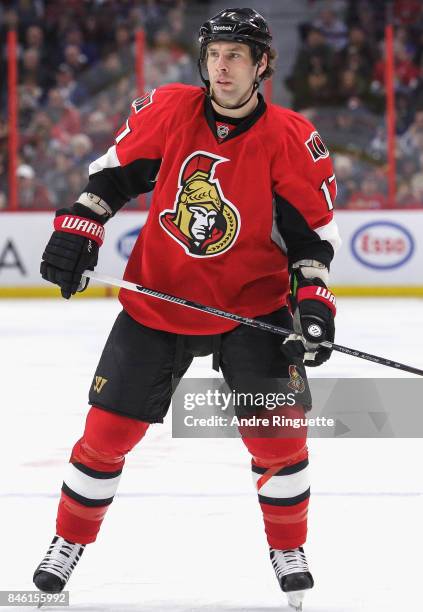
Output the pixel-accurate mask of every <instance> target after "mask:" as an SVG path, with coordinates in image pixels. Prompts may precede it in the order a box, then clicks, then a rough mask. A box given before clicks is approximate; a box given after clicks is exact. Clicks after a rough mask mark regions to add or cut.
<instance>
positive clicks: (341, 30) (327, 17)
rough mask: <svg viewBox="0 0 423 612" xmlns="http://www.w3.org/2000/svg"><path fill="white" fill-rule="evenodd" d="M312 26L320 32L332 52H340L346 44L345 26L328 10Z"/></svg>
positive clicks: (346, 33)
mask: <svg viewBox="0 0 423 612" xmlns="http://www.w3.org/2000/svg"><path fill="white" fill-rule="evenodd" d="M313 26H314V27H315V28H317V29H318V30H320V32H321V33H322V34H323V36H324V37H325V39H326V42H327V43H328V45H330V46H331V47H332V49H333V50H334V51H341V50H342V49H343V48H344V47H345V45H346V44H347V40H348V29H347V26H346V25H345V23H344V22H343V21H342V19H340V18H339V17H337V15H336V13H335V12H334V11H333V10H331V9H330V8H327V9H325V10H323V11H322V12H321V13H320V15H319V16H318V18H317V19H316V20H315V21H314V23H313Z"/></svg>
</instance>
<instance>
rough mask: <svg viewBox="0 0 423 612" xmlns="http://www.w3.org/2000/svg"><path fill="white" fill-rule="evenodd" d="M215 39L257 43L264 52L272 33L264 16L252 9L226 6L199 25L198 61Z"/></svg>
mask: <svg viewBox="0 0 423 612" xmlns="http://www.w3.org/2000/svg"><path fill="white" fill-rule="evenodd" d="M217 40H223V41H236V42H239V43H244V44H247V45H249V46H251V47H252V46H255V45H257V46H258V47H259V48H260V51H261V52H262V53H264V52H265V51H269V50H270V47H271V44H272V35H271V34H270V30H269V26H268V25H267V22H266V20H265V19H264V17H262V16H261V15H260V13H258V12H257V11H255V10H254V9H251V8H228V9H225V10H223V11H220V13H218V14H217V15H215V16H214V17H212V18H211V19H209V20H208V21H206V22H205V23H203V25H202V26H201V28H200V32H199V41H200V62H203V61H204V59H205V55H206V49H207V45H208V44H210V43H211V42H213V41H217Z"/></svg>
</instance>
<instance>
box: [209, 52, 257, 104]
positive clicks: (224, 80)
mask: <svg viewBox="0 0 423 612" xmlns="http://www.w3.org/2000/svg"><path fill="white" fill-rule="evenodd" d="M265 61H266V57H264V59H263V61H262V64H263V63H265ZM207 70H208V73H209V79H210V84H211V89H212V91H213V94H214V98H215V99H216V101H217V102H219V101H221V102H222V103H223V104H224V105H231V104H236V103H238V102H239V100H240V99H242V98H244V97H246V96H248V95H249V94H250V92H251V88H252V85H253V82H254V79H255V76H256V71H257V65H256V64H254V63H253V59H252V56H251V50H250V47H249V46H248V45H244V44H242V43H232V42H223V41H222V42H214V43H211V44H210V45H209V46H208V47H207ZM264 70H265V65H264V66H263V65H261V66H260V69H259V74H261V73H262V72H263V71H264Z"/></svg>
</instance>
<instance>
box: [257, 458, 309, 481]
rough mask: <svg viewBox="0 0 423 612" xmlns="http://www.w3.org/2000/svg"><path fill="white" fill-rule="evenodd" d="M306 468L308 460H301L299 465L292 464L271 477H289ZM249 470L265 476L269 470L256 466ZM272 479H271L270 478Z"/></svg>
mask: <svg viewBox="0 0 423 612" xmlns="http://www.w3.org/2000/svg"><path fill="white" fill-rule="evenodd" d="M307 466H308V459H303V460H302V461H300V462H299V463H294V464H293V465H287V466H286V467H284V468H282V469H281V470H279V472H276V474H273V476H289V474H296V473H297V472H301V470H303V469H304V468H306V467H307ZM251 470H252V471H253V472H254V474H265V473H266V472H267V471H268V470H269V468H262V467H258V465H254V464H253V465H252V466H251ZM272 478H273V477H272Z"/></svg>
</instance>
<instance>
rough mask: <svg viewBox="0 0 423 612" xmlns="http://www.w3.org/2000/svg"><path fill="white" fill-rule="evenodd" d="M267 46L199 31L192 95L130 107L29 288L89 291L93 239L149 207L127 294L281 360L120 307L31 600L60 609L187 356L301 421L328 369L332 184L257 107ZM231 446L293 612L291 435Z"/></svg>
mask: <svg viewBox="0 0 423 612" xmlns="http://www.w3.org/2000/svg"><path fill="white" fill-rule="evenodd" d="M271 45H272V37H271V34H270V31H269V28H268V25H267V23H266V21H265V20H264V19H263V17H262V16H261V15H259V14H258V13H257V12H256V11H254V10H252V9H246V8H244V9H238V8H236V9H227V10H224V11H222V12H220V13H219V14H218V15H216V16H215V17H214V18H212V19H210V20H209V21H207V22H206V23H205V24H204V25H203V26H202V27H201V29H200V59H199V68H200V74H201V76H202V79H203V81H204V84H205V87H204V88H200V87H193V86H186V85H179V84H173V85H167V86H165V87H160V88H158V89H157V90H154V91H152V92H150V93H148V94H146V95H144V96H143V97H141V98H138V99H136V100H135V101H134V102H133V103H132V109H131V114H130V116H129V118H128V120H127V121H126V124H125V126H124V127H123V128H122V130H121V131H120V132H119V133H118V135H117V138H116V141H115V144H114V145H113V146H111V147H110V149H109V150H108V151H107V152H106V153H105V154H104V155H103V156H102V157H100V158H99V159H97V160H96V161H94V162H93V163H92V164H91V165H90V168H89V182H88V185H87V187H86V189H85V191H84V192H83V193H82V194H81V196H80V197H79V199H78V201H77V202H76V203H75V204H73V205H72V206H70V207H69V208H65V209H62V210H59V211H57V213H56V218H55V221H54V232H53V234H52V236H51V238H50V240H49V242H48V244H47V246H46V249H45V251H44V254H43V258H42V259H43V260H42V263H41V274H42V276H43V278H45V279H46V280H48V281H50V282H52V283H56V284H57V285H59V286H60V288H61V292H62V295H63V297H64V298H70V297H71V296H72V295H73V294H75V292H76V291H79V290H83V289H84V288H85V287H86V284H87V282H86V280H85V281H82V282H81V277H82V273H83V271H84V270H86V269H91V270H92V269H94V267H95V265H96V264H97V255H98V250H99V248H100V246H101V244H102V242H103V238H104V225H105V223H106V222H107V221H108V220H109V219H110V218H111V217H113V216H114V215H115V214H116V213H117V212H118V210H119V209H120V208H122V206H123V205H124V204H125V203H126V202H127V201H128V200H129V199H130V198H133V197H136V196H137V195H138V194H140V193H144V192H147V191H150V190H152V189H154V197H153V201H152V205H151V209H150V211H149V215H148V219H147V222H146V224H145V226H144V228H143V230H142V232H141V233H140V235H139V237H138V240H137V242H136V245H135V247H134V249H133V252H132V254H131V256H130V259H129V262H128V265H127V268H126V272H125V278H126V279H127V280H129V281H133V282H136V283H138V284H143V285H145V286H147V287H152V288H154V289H157V290H160V291H163V292H166V293H170V294H173V295H178V294H179V295H181V296H183V297H184V298H187V299H191V300H193V301H198V302H201V303H204V304H208V305H210V306H214V307H217V308H221V309H224V310H227V311H233V312H236V313H238V314H240V315H243V316H248V317H258V318H260V319H261V320H263V321H269V322H271V323H274V324H279V325H282V326H284V327H289V328H290V329H292V330H293V332H292V334H291V335H290V336H289V337H288V338H287V339H286V340H285V342H284V343H283V344H282V343H281V340H280V338H278V336H275V335H273V334H268V333H265V332H262V331H260V330H256V329H253V328H249V327H245V326H242V325H241V326H237V325H236V324H235V323H233V322H232V321H227V320H222V319H221V318H218V317H214V316H212V315H210V314H207V313H201V312H193V311H192V310H189V309H186V308H184V307H183V306H180V305H178V304H174V303H171V304H170V303H167V302H162V301H158V300H153V299H151V298H150V297H148V296H145V295H142V294H134V293H131V292H129V291H127V290H121V292H120V295H119V299H120V301H121V303H122V306H123V310H122V312H121V313H120V314H119V316H118V317H117V320H116V322H115V324H114V326H113V329H112V331H111V334H110V336H109V338H108V340H107V343H106V345H105V348H104V351H103V354H102V356H101V359H100V362H99V365H98V368H97V371H96V373H95V376H94V379H93V384H92V386H91V389H90V394H89V401H90V404H91V408H90V410H89V412H88V415H87V419H86V423H85V429H84V432H83V435H82V437H81V438H80V440H78V441H77V442H76V444H75V446H74V447H73V450H72V452H71V457H70V462H69V464H68V469H67V471H66V474H65V478H64V482H63V487H62V492H61V499H60V502H59V508H58V514H57V524H56V535H55V537H54V538H53V541H52V543H51V545H50V548H49V550H48V552H47V554H46V556H45V558H44V559H43V561H42V562H41V564H40V565H39V566H38V568H37V569H36V571H35V574H34V583H35V584H36V586H37V587H38V588H39V589H40V590H42V591H45V592H48V593H55V592H59V591H61V590H62V589H63V588H64V586H65V584H66V583H67V581H68V579H69V577H70V574H71V572H72V571H73V569H74V567H75V565H76V564H77V562H78V560H79V558H80V556H81V555H82V553H83V551H84V548H85V546H86V544H88V543H90V542H94V541H95V539H96V537H97V534H98V532H99V529H100V525H101V523H102V521H103V518H104V516H105V514H106V511H107V509H108V507H109V505H110V504H111V503H112V501H113V497H114V495H115V493H116V490H117V487H118V483H119V479H120V475H121V472H122V469H123V465H124V462H125V456H126V454H127V453H128V452H129V451H130V450H131V449H132V448H133V447H134V446H135V445H136V444H137V443H138V442H140V440H141V439H142V438H143V436H144V435H145V433H146V431H147V429H148V427H149V424H150V423H161V422H163V418H164V416H165V415H166V413H167V410H168V407H169V403H170V400H171V394H172V384H173V382H174V380H175V379H179V378H180V377H181V376H183V374H184V373H185V372H186V370H187V369H188V367H189V365H190V364H191V362H192V359H193V356H196V355H205V354H213V363H214V366H215V367H216V368H219V367H220V368H221V369H222V372H223V375H224V377H225V379H226V381H227V383H228V385H229V387H230V389H232V390H235V391H241V392H242V391H244V392H245V391H248V390H249V389H250V388H251V385H252V382H251V381H254V384H257V383H258V384H259V385H260V384H262V385H263V388H264V387H266V389H268V388H270V387H271V388H272V389H274V390H277V391H283V390H285V391H286V388H287V386H288V387H289V388H290V389H295V390H296V392H297V396H296V397H297V402H298V406H299V407H300V408H301V410H303V409H304V410H306V409H307V408H308V407H309V405H310V400H309V390H308V385H307V378H306V373H305V368H304V365H307V366H318V365H320V364H322V363H323V362H324V361H326V360H327V359H328V358H329V357H330V351H329V350H328V349H325V348H322V347H320V346H319V344H318V343H319V342H321V341H324V340H330V341H333V339H334V316H335V305H334V298H333V295H332V294H331V292H330V290H328V289H327V283H328V271H329V266H330V263H331V260H332V258H333V255H334V251H335V250H336V247H337V245H338V242H339V238H338V232H337V229H336V225H335V223H334V221H333V210H332V209H333V202H334V199H335V194H336V183H335V176H334V174H333V168H332V164H331V161H330V158H329V153H328V150H327V149H326V147H325V145H324V143H323V141H322V139H321V138H320V136H319V134H318V133H317V132H316V130H315V128H314V127H313V125H312V124H310V123H309V121H307V120H306V119H305V118H304V117H302V116H301V115H299V114H297V113H295V112H292V111H290V110H287V109H283V108H280V107H278V106H276V105H266V104H265V102H264V99H263V97H262V96H261V94H260V93H259V92H258V88H259V85H260V82H261V81H262V80H263V79H266V78H269V77H270V76H271V75H272V73H273V63H274V59H275V52H274V50H273V48H272V46H271ZM288 294H289V296H288ZM288 297H289V300H290V304H291V312H292V314H293V316H291V313H290V311H289V309H288V307H287V303H288ZM281 344H282V346H281ZM249 408H250V409H251V407H246V410H247V412H248V409H249ZM242 439H243V442H244V443H245V445H246V447H247V449H248V451H249V452H250V453H251V456H252V472H253V477H254V480H255V483H256V487H257V491H258V501H259V504H260V506H261V510H262V514H263V519H264V525H265V531H266V535H267V540H268V543H269V547H270V557H271V561H272V564H273V567H274V569H275V572H276V576H277V578H278V581H279V583H280V586H281V588H282V590H283V591H285V592H286V593H287V594H288V598H289V601H290V603H291V604H292V605H294V606H296V607H297V608H298V609H300V607H301V601H302V597H303V594H304V591H305V590H307V589H309V588H311V587H312V586H313V579H312V576H311V573H310V571H309V568H308V564H307V560H306V557H305V553H304V550H303V548H302V546H303V544H304V542H305V540H306V533H307V509H308V502H309V496H310V489H309V482H308V468H307V466H308V454H307V447H306V440H305V435H304V436H300V437H298V436H297V437H292V438H286V437H280V436H277V435H276V436H274V437H259V436H249V435H247V434H246V433H245V432H244V435H243V438H242Z"/></svg>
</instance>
